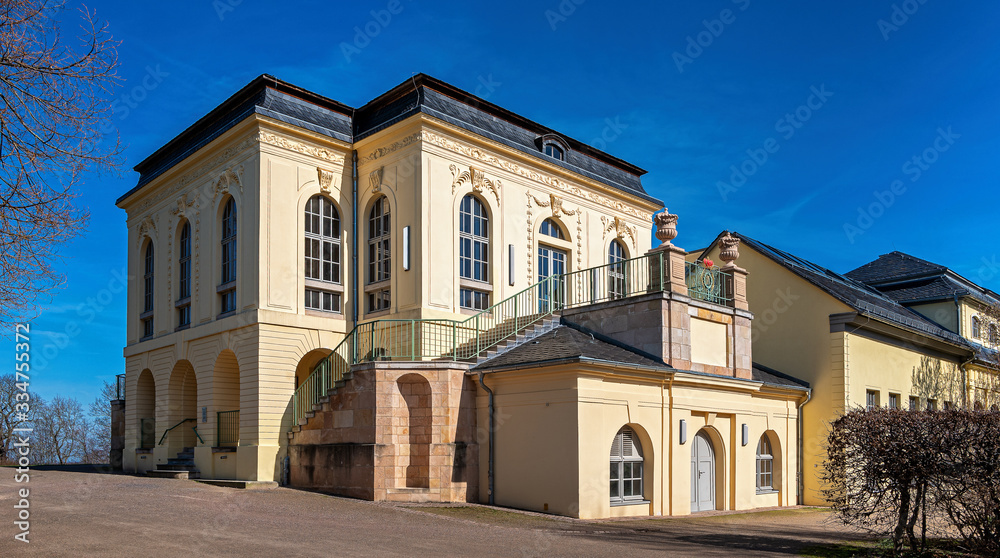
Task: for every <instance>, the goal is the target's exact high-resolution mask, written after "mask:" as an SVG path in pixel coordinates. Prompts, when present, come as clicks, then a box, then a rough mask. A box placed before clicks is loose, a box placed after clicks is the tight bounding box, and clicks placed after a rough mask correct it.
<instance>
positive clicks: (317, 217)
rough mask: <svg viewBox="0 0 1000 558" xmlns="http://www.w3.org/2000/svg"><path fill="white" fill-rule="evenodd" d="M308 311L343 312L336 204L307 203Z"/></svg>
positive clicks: (321, 200) (316, 198)
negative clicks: (341, 307)
mask: <svg viewBox="0 0 1000 558" xmlns="http://www.w3.org/2000/svg"><path fill="white" fill-rule="evenodd" d="M305 243H306V250H305V255H306V256H305V258H306V308H310V309H312V310H320V311H323V312H340V295H341V291H340V290H339V288H337V287H338V286H339V285H341V278H340V215H339V214H338V213H337V208H336V207H335V206H334V205H333V202H332V201H330V200H329V199H327V198H325V197H323V196H318V195H317V196H313V197H311V198H309V201H307V202H306V226H305Z"/></svg>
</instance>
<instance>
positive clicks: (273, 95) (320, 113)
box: [116, 74, 662, 204]
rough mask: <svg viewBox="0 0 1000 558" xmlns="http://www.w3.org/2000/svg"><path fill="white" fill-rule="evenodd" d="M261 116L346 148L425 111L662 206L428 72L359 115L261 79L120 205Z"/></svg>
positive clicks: (593, 158)
mask: <svg viewBox="0 0 1000 558" xmlns="http://www.w3.org/2000/svg"><path fill="white" fill-rule="evenodd" d="M255 113H256V114H260V115H263V116H268V117H270V118H275V119H277V120H279V121H282V122H286V123H288V124H293V125H296V126H300V127H303V128H306V129H308V130H312V131H314V132H317V133H320V134H323V135H326V136H329V137H332V138H335V139H338V140H342V141H345V142H355V141H358V140H361V139H363V138H365V137H368V136H370V135H372V134H374V133H377V132H378V131H380V130H383V129H385V128H387V127H389V126H392V125H393V124H395V123H397V122H400V121H402V120H404V119H406V118H409V117H410V116H412V115H414V114H417V113H424V114H427V115H429V116H433V117H435V118H438V119H440V120H443V121H445V122H448V123H450V124H452V125H454V126H457V127H459V128H462V129H465V130H468V131H470V132H472V133H475V134H478V135H481V136H483V137H486V138H488V139H491V140H493V141H496V142H499V143H502V144H504V145H506V146H508V147H511V148H513V149H517V150H519V151H521V152H522V153H525V154H527V155H530V156H532V157H535V158H538V159H541V160H544V161H546V162H548V163H552V164H556V165H559V166H562V167H564V168H566V169H568V170H570V171H573V172H576V173H578V174H580V175H583V176H586V177H588V178H590V179H592V180H596V181H598V182H601V183H604V184H607V185H608V186H611V187H613V188H616V189H618V190H621V191H623V192H625V193H627V194H630V195H633V196H635V197H638V198H640V199H643V200H646V201H649V202H652V203H656V204H662V202H661V201H660V200H657V199H656V198H654V197H652V196H650V195H649V194H648V193H646V191H645V189H644V188H643V187H642V181H641V179H640V177H641V176H642V175H643V174H645V173H646V171H645V170H643V169H641V168H639V167H637V166H635V165H633V164H631V163H628V162H626V161H623V160H621V159H618V158H617V157H613V156H611V155H609V154H607V153H605V152H603V151H600V150H598V149H595V148H593V147H591V146H589V145H587V144H584V143H583V142H580V141H577V140H574V139H572V138H569V137H566V136H563V135H561V134H558V133H557V132H556V131H555V130H552V129H551V128H548V127H546V126H543V125H541V124H538V123H536V122H534V121H531V120H529V119H527V118H524V117H523V116H520V115H518V114H516V113H513V112H511V111H508V110H506V109H504V108H502V107H499V106H497V105H494V104H492V103H490V102H488V101H486V100H484V99H481V98H479V97H477V96H475V95H472V94H471V93H468V92H466V91H463V90H461V89H458V88H457V87H454V86H452V85H450V84H448V83H446V82H443V81H441V80H438V79H435V78H433V77H430V76H428V75H425V74H417V75H415V76H413V77H412V78H410V79H407V80H406V81H404V82H403V83H401V84H399V85H398V86H396V87H394V88H393V89H391V90H389V91H388V92H386V93H384V94H382V95H380V96H379V97H377V98H376V99H374V100H372V101H371V102H369V103H367V104H366V105H364V106H363V107H360V108H357V109H355V108H352V107H350V106H348V105H345V104H343V103H340V102H338V101H334V100H332V99H328V98H326V97H323V96H321V95H317V94H315V93H313V92H311V91H308V90H305V89H302V88H300V87H297V86H295V85H292V84H290V83H287V82H283V81H281V80H279V79H277V78H275V77H273V76H269V75H261V76H260V77H258V78H256V79H255V80H253V81H252V82H250V83H249V84H248V85H247V86H246V87H244V88H243V89H241V90H240V91H238V92H237V93H236V94H234V95H233V96H232V97H230V98H229V99H227V100H226V101H225V102H223V103H222V104H221V105H219V106H218V107H216V108H215V109H213V110H212V111H211V112H210V113H209V114H208V115H206V116H205V117H203V118H201V119H200V120H198V121H197V122H196V123H194V124H193V125H191V126H190V127H189V128H188V129H186V130H185V131H184V132H182V133H181V134H179V135H178V136H177V137H175V138H174V139H172V140H171V141H170V142H168V143H167V144H166V145H164V146H163V147H161V148H160V149H159V150H157V151H156V152H154V153H153V154H152V155H150V156H149V157H147V158H146V159H144V160H143V161H142V162H140V163H139V164H138V165H136V166H135V170H136V171H137V172H139V182H138V184H137V185H136V186H135V187H134V188H132V189H131V190H129V191H128V192H127V193H125V194H124V195H123V196H121V197H120V198H118V200H117V202H116V203H121V202H122V201H124V200H125V199H126V198H128V197H129V196H130V195H132V194H133V193H135V192H136V191H138V190H139V189H141V188H142V187H143V186H144V185H145V184H147V183H149V182H150V181H151V180H153V179H154V178H156V177H157V176H159V175H160V174H162V173H163V172H165V171H167V170H168V169H169V168H171V167H172V166H174V165H176V164H177V163H179V162H180V161H182V160H184V159H185V158H186V157H188V156H190V155H191V154H193V153H194V152H196V151H197V150H198V149H200V148H201V147H203V146H205V145H206V144H208V143H209V142H211V141H212V140H213V139H215V138H217V137H219V136H220V135H222V134H223V133H224V132H225V131H226V130H228V129H230V128H232V127H233V126H235V125H236V124H237V123H239V122H240V121H242V120H244V119H245V118H247V117H248V116H250V115H251V114H255ZM550 134H551V135H556V136H558V137H559V138H560V139H562V140H563V141H565V143H566V144H567V145H568V146H569V150H568V151H567V153H566V160H565V161H558V160H556V159H553V158H551V157H548V156H546V155H544V154H543V153H542V151H541V145H540V143H539V139H540V138H541V137H542V136H545V135H550Z"/></svg>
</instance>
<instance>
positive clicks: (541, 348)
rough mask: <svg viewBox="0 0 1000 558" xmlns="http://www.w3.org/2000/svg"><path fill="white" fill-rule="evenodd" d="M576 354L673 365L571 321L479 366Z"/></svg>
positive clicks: (518, 363)
mask: <svg viewBox="0 0 1000 558" xmlns="http://www.w3.org/2000/svg"><path fill="white" fill-rule="evenodd" d="M573 358H581V359H587V360H595V361H602V362H611V363H620V364H632V365H638V366H645V367H651V368H663V369H664V370H670V369H671V368H670V367H669V366H667V365H666V364H664V363H663V362H662V361H660V360H656V359H653V358H650V357H649V356H645V355H643V354H641V353H639V352H636V351H634V350H631V349H628V348H626V347H625V346H624V345H622V344H620V343H616V342H612V341H611V340H609V339H608V338H606V337H603V336H600V335H598V334H593V333H587V332H584V331H582V330H580V329H577V328H575V327H570V326H568V325H560V326H557V327H556V328H555V329H553V330H552V331H550V332H548V333H544V334H542V335H539V336H538V337H536V338H534V339H532V340H529V341H527V342H525V343H523V344H521V345H519V346H517V347H514V348H513V349H511V350H509V351H507V352H506V353H503V354H501V355H498V356H496V357H494V358H492V359H490V360H487V361H486V362H483V363H482V364H480V365H479V366H476V368H475V369H476V370H481V369H482V370H486V369H491V368H506V367H511V366H524V365H537V364H544V363H546V362H555V361H560V360H566V359H573Z"/></svg>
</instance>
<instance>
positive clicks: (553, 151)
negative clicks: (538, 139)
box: [545, 143, 566, 161]
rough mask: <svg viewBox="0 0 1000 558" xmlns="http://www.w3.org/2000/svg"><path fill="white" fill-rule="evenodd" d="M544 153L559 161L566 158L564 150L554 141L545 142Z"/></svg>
mask: <svg viewBox="0 0 1000 558" xmlns="http://www.w3.org/2000/svg"><path fill="white" fill-rule="evenodd" d="M545 154H546V155H548V156H549V157H552V158H553V159H558V160H560V161H565V160H566V152H565V151H563V150H562V148H561V147H559V146H558V145H556V144H554V143H547V144H545Z"/></svg>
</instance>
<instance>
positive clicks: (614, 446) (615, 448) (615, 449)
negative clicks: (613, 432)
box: [611, 432, 622, 457]
mask: <svg viewBox="0 0 1000 558" xmlns="http://www.w3.org/2000/svg"><path fill="white" fill-rule="evenodd" d="M621 456H622V433H621V432H619V433H618V435H617V436H615V441H614V442H612V443H611V457H621Z"/></svg>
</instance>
